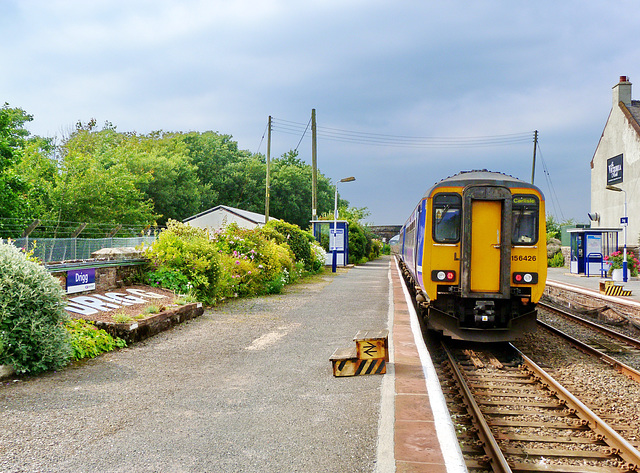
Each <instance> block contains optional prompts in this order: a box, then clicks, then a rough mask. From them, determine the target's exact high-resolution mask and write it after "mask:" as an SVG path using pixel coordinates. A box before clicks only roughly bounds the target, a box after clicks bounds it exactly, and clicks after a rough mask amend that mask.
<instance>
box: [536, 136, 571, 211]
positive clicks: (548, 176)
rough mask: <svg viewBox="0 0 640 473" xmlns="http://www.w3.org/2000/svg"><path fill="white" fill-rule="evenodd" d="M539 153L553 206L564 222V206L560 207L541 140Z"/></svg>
mask: <svg viewBox="0 0 640 473" xmlns="http://www.w3.org/2000/svg"><path fill="white" fill-rule="evenodd" d="M538 154H539V156H540V161H542V170H543V174H544V178H545V181H546V182H547V186H548V187H549V193H550V194H551V195H550V196H549V197H551V206H552V207H553V208H554V211H555V215H556V217H558V213H559V214H560V217H561V218H562V220H560V221H561V222H564V221H565V218H564V213H563V212H562V207H560V199H558V195H557V194H556V189H555V187H554V186H553V183H552V182H551V174H550V173H549V169H548V168H547V163H546V162H545V160H544V157H543V156H542V149H541V148H540V142H539V141H538ZM556 205H557V209H556Z"/></svg>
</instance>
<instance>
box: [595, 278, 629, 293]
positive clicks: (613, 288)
mask: <svg viewBox="0 0 640 473" xmlns="http://www.w3.org/2000/svg"><path fill="white" fill-rule="evenodd" d="M600 292H602V291H600ZM604 293H605V294H606V295H607V296H630V295H631V291H628V290H627V291H625V289H624V286H623V285H622V284H616V283H615V282H613V281H605V282H604Z"/></svg>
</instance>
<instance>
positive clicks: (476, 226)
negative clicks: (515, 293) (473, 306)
mask: <svg viewBox="0 0 640 473" xmlns="http://www.w3.org/2000/svg"><path fill="white" fill-rule="evenodd" d="M462 206H463V213H464V215H465V219H464V227H463V235H462V262H461V281H460V284H461V288H460V289H461V292H462V294H463V296H465V297H471V298H474V297H475V298H489V299H495V298H500V299H502V298H509V297H510V292H511V286H510V259H511V224H510V222H511V220H510V215H511V209H512V198H511V192H510V191H509V189H507V188H505V187H498V186H472V187H468V188H466V189H465V190H464V192H463V204H462Z"/></svg>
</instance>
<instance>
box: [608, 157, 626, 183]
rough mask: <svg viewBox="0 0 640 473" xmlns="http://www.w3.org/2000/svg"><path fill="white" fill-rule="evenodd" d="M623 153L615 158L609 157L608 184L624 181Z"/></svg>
mask: <svg viewBox="0 0 640 473" xmlns="http://www.w3.org/2000/svg"><path fill="white" fill-rule="evenodd" d="M622 157H623V155H622V154H619V155H618V156H614V157H613V158H609V159H607V185H608V186H609V185H611V184H619V183H621V182H622V177H623V176H622V174H623V171H624V169H623V161H624V160H623V159H622Z"/></svg>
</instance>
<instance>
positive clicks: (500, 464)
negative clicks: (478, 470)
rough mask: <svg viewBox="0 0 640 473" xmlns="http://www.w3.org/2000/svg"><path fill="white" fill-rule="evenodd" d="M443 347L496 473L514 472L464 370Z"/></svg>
mask: <svg viewBox="0 0 640 473" xmlns="http://www.w3.org/2000/svg"><path fill="white" fill-rule="evenodd" d="M442 348H443V349H444V351H445V353H446V355H447V358H448V359H449V364H450V365H451V369H452V371H453V375H454V376H455V378H456V381H457V382H458V385H459V386H460V388H461V390H462V395H463V397H464V400H465V404H466V405H467V407H468V408H469V413H470V414H471V416H472V417H473V419H474V423H475V424H476V426H477V427H478V437H480V440H481V441H482V444H483V445H482V447H483V449H484V451H485V453H486V454H487V456H488V457H489V460H490V462H491V465H492V467H493V470H494V471H495V473H512V470H511V467H510V466H509V464H508V463H507V459H506V458H505V457H504V454H503V453H502V450H501V449H500V447H499V446H498V442H497V441H496V439H495V437H494V436H493V433H492V432H491V429H490V428H489V424H487V421H486V420H485V419H484V416H483V414H482V411H481V410H480V406H478V403H477V402H476V401H475V399H474V398H473V394H472V393H471V389H469V386H468V385H467V383H466V381H465V380H464V377H463V375H462V372H461V371H460V368H458V364H457V363H456V361H455V359H454V357H453V355H452V354H451V352H450V351H449V349H448V348H447V346H446V345H445V344H444V343H442Z"/></svg>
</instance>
